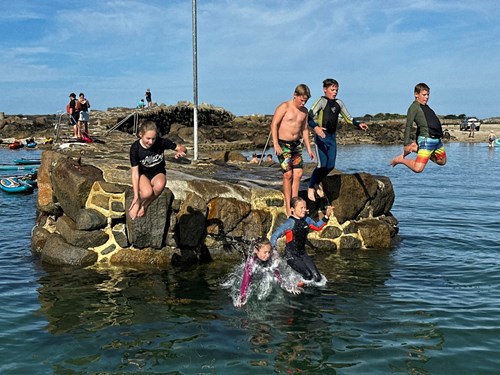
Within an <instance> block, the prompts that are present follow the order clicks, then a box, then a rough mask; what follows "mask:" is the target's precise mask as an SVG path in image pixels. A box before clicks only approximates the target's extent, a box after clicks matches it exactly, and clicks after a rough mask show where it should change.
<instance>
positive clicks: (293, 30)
mask: <svg viewBox="0 0 500 375" xmlns="http://www.w3.org/2000/svg"><path fill="white" fill-rule="evenodd" d="M197 3H198V11H197V15H198V54H197V55H198V82H199V83H198V85H199V97H198V101H199V103H200V104H201V103H209V104H213V105H216V106H221V107H224V108H225V109H227V110H229V111H231V112H232V113H234V114H235V115H245V114H253V113H257V114H272V113H273V112H274V109H275V108H276V106H277V105H278V104H279V103H281V102H282V101H285V100H287V99H289V98H291V97H292V94H293V91H294V89H295V86H296V85H297V84H299V83H305V84H307V85H308V86H309V87H310V89H311V93H312V99H311V101H310V102H309V103H308V104H309V105H311V104H312V102H313V100H315V99H316V98H317V97H319V96H320V95H321V94H322V93H323V91H322V81H323V79H325V78H335V79H337V80H338V81H339V82H340V91H339V95H338V97H339V98H341V99H343V100H344V102H345V103H346V105H347V108H348V109H349V111H350V112H351V114H352V115H354V116H362V115H364V114H367V113H368V114H376V113H380V112H382V113H400V114H405V113H406V110H407V108H408V106H409V105H410V103H411V102H412V101H413V87H414V86H415V84H416V83H419V82H425V83H427V84H428V85H429V86H430V87H431V98H430V101H429V104H430V106H431V107H432V108H433V109H434V110H435V111H436V113H438V114H442V115H446V114H467V115H470V116H478V117H480V118H487V117H493V116H500V94H499V92H500V21H499V19H498V17H499V15H500V1H498V0H475V1H471V0H418V1H415V0H413V1H412V0H349V1H345V0H344V1H341V0H302V1H296V0H245V1H243V0H198V2H197ZM0 51H1V58H0V111H3V112H5V113H7V114H48V113H55V112H56V111H58V110H63V109H64V108H65V106H66V103H67V101H68V95H69V93H70V92H75V93H76V94H77V95H78V93H79V92H84V93H85V94H86V96H87V98H88V99H89V100H90V102H91V104H92V107H93V108H94V109H100V110H106V109H107V108H109V107H135V106H136V104H137V102H138V101H139V100H140V99H141V98H144V92H145V91H146V89H147V88H150V89H151V92H152V94H153V101H155V102H158V103H165V104H175V103H177V102H178V101H184V100H187V101H193V59H192V56H193V54H192V1H189V0H149V1H134V0H109V1H106V0H86V1H79V2H77V1H63V0H48V1H39V0H15V1H7V0H3V1H1V2H0Z"/></svg>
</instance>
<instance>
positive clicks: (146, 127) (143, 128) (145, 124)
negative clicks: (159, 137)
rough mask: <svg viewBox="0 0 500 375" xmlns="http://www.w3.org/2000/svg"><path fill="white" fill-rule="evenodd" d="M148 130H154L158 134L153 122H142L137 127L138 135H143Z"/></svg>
mask: <svg viewBox="0 0 500 375" xmlns="http://www.w3.org/2000/svg"><path fill="white" fill-rule="evenodd" d="M150 130H154V131H155V132H156V133H157V134H158V127H157V126H156V123H155V122H154V121H151V120H148V121H143V122H142V123H141V124H140V125H139V135H143V134H144V133H146V132H148V131H150Z"/></svg>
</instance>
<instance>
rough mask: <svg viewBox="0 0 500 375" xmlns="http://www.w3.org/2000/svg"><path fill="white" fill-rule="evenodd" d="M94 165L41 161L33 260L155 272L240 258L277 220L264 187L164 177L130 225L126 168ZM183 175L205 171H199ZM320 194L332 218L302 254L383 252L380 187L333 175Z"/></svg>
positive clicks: (388, 192) (384, 196) (384, 205)
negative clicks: (172, 266) (153, 197)
mask: <svg viewBox="0 0 500 375" xmlns="http://www.w3.org/2000/svg"><path fill="white" fill-rule="evenodd" d="M118 163H121V161H120V162H118ZM108 164H109V163H108ZM102 165H103V164H100V162H99V160H97V159H96V160H88V161H87V162H83V161H82V159H81V158H75V157H72V156H68V155H65V154H64V153H62V152H57V151H44V152H43V154H42V164H41V166H40V170H39V177H38V186H39V194H38V203H37V208H38V210H39V212H40V215H39V220H38V225H37V226H36V227H35V229H34V231H33V238H32V251H33V252H34V253H35V254H36V255H39V256H40V257H41V259H42V261H44V262H48V263H52V264H61V265H65V264H69V265H78V266H90V265H112V264H120V265H134V266H141V265H145V266H157V267H161V266H162V265H164V264H166V263H170V262H174V263H179V262H188V263H194V262H205V261H210V260H212V259H221V258H228V257H229V258H237V259H240V258H241V253H242V252H244V251H245V250H247V249H248V244H249V242H250V241H252V240H253V239H255V238H257V237H260V236H268V237H269V236H270V235H271V233H272V232H273V231H274V230H275V229H276V228H277V227H278V226H279V225H280V224H282V223H283V221H284V220H285V219H286V216H285V209H284V201H283V195H282V193H281V191H280V190H278V189H276V188H275V187H273V186H271V187H262V186H259V185H258V184H256V183H254V182H252V181H251V180H248V181H241V182H239V183H233V182H228V181H220V180H216V179H213V178H210V177H206V178H204V177H196V176H194V172H192V173H184V172H181V171H178V170H175V169H174V170H170V169H169V171H168V178H167V186H166V189H165V190H164V192H163V193H162V194H161V195H160V197H159V198H158V199H157V200H155V201H154V202H153V203H152V204H151V206H150V207H149V210H148V212H147V214H146V216H145V217H143V218H137V219H136V220H131V219H130V217H129V216H128V214H127V208H128V207H129V205H130V202H131V199H132V188H131V186H130V183H129V180H130V172H129V167H128V165H127V161H126V160H125V161H124V162H123V168H122V166H121V165H113V166H112V167H102ZM211 167H213V165H211ZM193 168H196V169H197V170H201V171H202V172H203V171H206V170H208V166H204V165H201V166H197V167H196V166H195V167H193ZM183 170H186V168H184V169H183ZM193 170H194V169H193ZM323 188H324V191H325V193H326V197H327V199H328V200H329V201H330V202H331V203H332V204H333V205H334V206H335V213H334V215H333V216H332V217H331V218H330V220H329V222H328V225H327V227H326V228H325V229H324V230H323V231H322V232H319V233H316V232H315V233H311V234H310V235H309V246H310V247H311V248H312V249H315V250H317V251H328V252H332V251H335V250H336V249H344V248H350V249H370V248H390V247H391V246H392V241H393V239H394V238H395V236H396V234H397V230H398V227H397V220H396V219H395V218H394V217H392V215H391V213H390V209H391V207H392V204H393V202H394V191H393V189H392V184H391V182H390V180H389V178H387V177H380V176H372V175H370V174H368V173H359V174H336V175H333V176H328V177H327V178H326V180H325V181H324V184H323ZM301 195H304V196H305V191H304V192H301ZM309 204H310V206H311V207H310V210H311V214H312V215H314V216H316V215H319V216H321V212H318V209H317V208H318V207H317V205H321V202H319V201H318V202H316V204H312V202H309ZM282 245H283V243H280V247H282Z"/></svg>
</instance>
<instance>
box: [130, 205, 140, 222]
mask: <svg viewBox="0 0 500 375" xmlns="http://www.w3.org/2000/svg"><path fill="white" fill-rule="evenodd" d="M139 208H140V206H139V204H138V203H132V205H131V206H130V208H129V210H128V214H129V215H130V218H131V219H132V220H135V218H136V217H137V216H138V215H137V213H138V212H139Z"/></svg>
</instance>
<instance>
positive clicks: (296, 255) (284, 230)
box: [271, 197, 333, 282]
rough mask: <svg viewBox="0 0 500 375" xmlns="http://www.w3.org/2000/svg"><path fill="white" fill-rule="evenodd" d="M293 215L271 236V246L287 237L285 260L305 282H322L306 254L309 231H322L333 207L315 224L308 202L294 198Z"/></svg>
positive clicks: (314, 265) (292, 202) (292, 204)
mask: <svg viewBox="0 0 500 375" xmlns="http://www.w3.org/2000/svg"><path fill="white" fill-rule="evenodd" d="M291 206H292V207H291V209H292V215H291V216H290V217H289V218H288V219H287V220H286V221H285V222H284V223H283V224H282V225H281V226H280V227H279V228H278V229H276V230H275V231H274V233H273V235H272V236H271V245H272V246H273V248H275V247H276V243H277V242H278V239H279V238H281V237H283V236H285V237H286V245H285V259H286V261H287V263H288V265H289V266H290V267H292V268H293V269H294V270H295V271H297V272H298V273H300V274H301V275H302V276H303V277H304V280H308V281H309V280H314V281H315V282H319V281H321V274H320V273H319V271H318V268H317V267H316V264H314V262H313V260H312V259H311V258H310V257H309V255H307V253H306V249H305V246H306V239H307V233H309V231H311V230H314V231H320V230H322V229H323V228H324V226H325V225H326V223H327V222H328V219H329V217H330V215H331V214H332V213H333V207H332V206H328V207H327V209H326V215H325V216H324V217H323V219H321V220H319V221H318V222H315V221H314V220H313V219H311V218H310V217H309V216H306V215H307V207H306V201H305V200H304V199H302V198H300V197H293V198H292V201H291Z"/></svg>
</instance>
